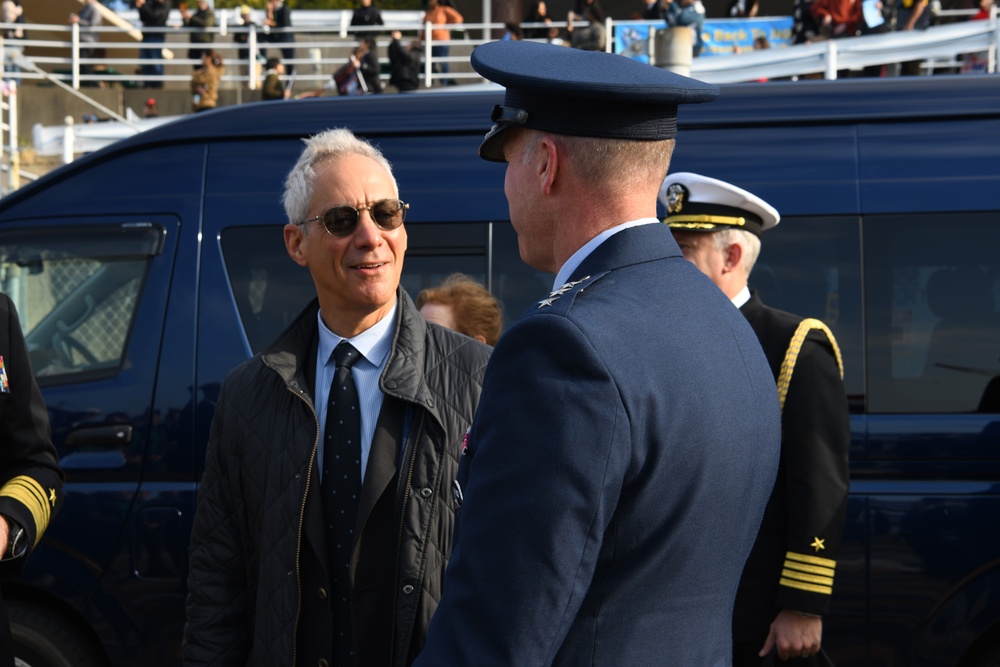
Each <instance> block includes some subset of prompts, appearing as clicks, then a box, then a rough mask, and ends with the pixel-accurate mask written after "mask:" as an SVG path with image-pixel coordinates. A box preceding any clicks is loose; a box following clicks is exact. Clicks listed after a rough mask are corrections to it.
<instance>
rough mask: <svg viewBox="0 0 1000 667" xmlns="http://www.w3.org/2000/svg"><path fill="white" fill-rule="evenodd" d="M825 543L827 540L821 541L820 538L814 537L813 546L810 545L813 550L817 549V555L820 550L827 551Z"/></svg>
mask: <svg viewBox="0 0 1000 667" xmlns="http://www.w3.org/2000/svg"><path fill="white" fill-rule="evenodd" d="M825 541H826V540H821V539H820V538H818V537H814V538H813V541H812V544H810V545H809V546H811V547H812V548H813V549H815V550H816V553H819V552H820V549H826V545H824V544H823V542H825Z"/></svg>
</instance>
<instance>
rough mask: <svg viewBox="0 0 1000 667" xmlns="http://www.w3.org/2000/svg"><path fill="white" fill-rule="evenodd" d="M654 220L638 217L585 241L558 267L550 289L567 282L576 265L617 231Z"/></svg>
mask: <svg viewBox="0 0 1000 667" xmlns="http://www.w3.org/2000/svg"><path fill="white" fill-rule="evenodd" d="M654 222H656V223H658V222H660V221H659V220H657V219H656V218H640V219H638V220H630V221H629V222H623V223H622V224H620V225H618V226H617V227H612V228H611V229H605V230H604V231H603V232H601V233H600V234H598V235H597V236H595V237H594V238H592V239H590V240H589V241H587V243H586V244H584V246H583V247H582V248H580V249H579V250H577V251H576V252H574V253H573V254H572V255H570V258H569V259H567V260H566V263H565V264H563V265H562V268H561V269H559V273H557V274H556V281H555V284H553V286H552V289H559V288H560V287H562V286H563V285H565V284H566V283H567V282H569V278H570V276H572V275H573V272H574V271H576V269H577V267H579V266H580V264H582V263H583V260H585V259H587V257H588V256H589V255H590V253H592V252H594V249H595V248H597V246H599V245H601V244H602V243H604V242H605V241H606V240H608V239H609V238H611V237H612V236H614V235H615V234H617V233H618V232H620V231H623V230H626V229H628V228H630V227H638V226H639V225H651V224H653V223H654Z"/></svg>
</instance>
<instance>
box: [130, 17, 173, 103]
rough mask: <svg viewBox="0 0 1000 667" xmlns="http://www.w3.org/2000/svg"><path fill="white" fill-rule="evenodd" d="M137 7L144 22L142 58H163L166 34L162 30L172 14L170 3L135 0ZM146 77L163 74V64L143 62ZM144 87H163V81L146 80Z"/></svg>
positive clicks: (140, 55) (143, 72) (140, 18)
mask: <svg viewBox="0 0 1000 667" xmlns="http://www.w3.org/2000/svg"><path fill="white" fill-rule="evenodd" d="M135 8H136V9H138V10H139V20H140V21H141V22H142V48H141V49H139V58H140V59H141V60H161V59H162V58H163V42H164V40H165V39H166V35H165V34H164V33H163V32H161V31H162V30H163V29H164V28H165V27H166V25H167V17H168V16H169V15H170V5H169V4H168V3H167V0H135ZM142 75H143V76H144V77H152V76H163V65H162V64H160V63H146V62H144V63H143V64H142ZM143 87H144V88H163V82H162V81H144V82H143Z"/></svg>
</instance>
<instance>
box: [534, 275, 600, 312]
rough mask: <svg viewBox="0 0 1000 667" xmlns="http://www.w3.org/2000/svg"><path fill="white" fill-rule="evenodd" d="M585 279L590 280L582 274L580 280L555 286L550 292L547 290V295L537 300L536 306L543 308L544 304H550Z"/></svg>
mask: <svg viewBox="0 0 1000 667" xmlns="http://www.w3.org/2000/svg"><path fill="white" fill-rule="evenodd" d="M586 280H590V276H584V277H583V278H581V279H580V280H573V281H571V282H568V283H564V284H563V286H562V287H559V288H556V289H554V290H552V291H551V292H549V295H548V297H546V298H544V299H542V300H541V301H539V302H538V307H539V308H544V307H546V306H551V305H552V304H553V303H555V302H556V301H557V300H558V299H559V297H561V296H562V295H563V294H565V293H566V292H568V291H570V290H571V289H573V288H574V287H576V286H577V285H579V284H580V283H582V282H584V281H586Z"/></svg>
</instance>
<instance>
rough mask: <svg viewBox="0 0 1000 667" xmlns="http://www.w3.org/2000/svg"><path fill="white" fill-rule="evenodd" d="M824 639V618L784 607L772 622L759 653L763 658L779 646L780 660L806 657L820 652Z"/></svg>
mask: <svg viewBox="0 0 1000 667" xmlns="http://www.w3.org/2000/svg"><path fill="white" fill-rule="evenodd" d="M822 639H823V619H822V618H820V617H819V616H802V615H801V614H799V612H797V611H791V610H789V609H782V610H781V611H780V612H779V613H778V616H777V617H776V618H775V619H774V622H773V623H771V631H770V632H769V633H768V635H767V639H766V640H765V641H764V648H762V649H761V650H760V653H759V654H758V655H760V657H762V658H763V657H765V656H766V655H767V654H768V653H770V652H771V650H772V649H774V648H777V649H778V660H788V659H789V658H799V657H802V658H805V657H808V656H811V655H815V654H817V653H819V647H820V643H821V641H822Z"/></svg>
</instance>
